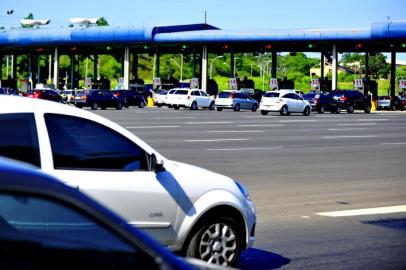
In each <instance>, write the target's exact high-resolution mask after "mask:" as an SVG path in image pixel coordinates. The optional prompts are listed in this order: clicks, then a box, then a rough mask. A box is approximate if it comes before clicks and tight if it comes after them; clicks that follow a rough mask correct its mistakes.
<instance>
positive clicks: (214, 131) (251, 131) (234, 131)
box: [207, 130, 264, 133]
mask: <svg viewBox="0 0 406 270" xmlns="http://www.w3.org/2000/svg"><path fill="white" fill-rule="evenodd" d="M207 132H209V133H261V132H264V131H263V130H208V131H207Z"/></svg>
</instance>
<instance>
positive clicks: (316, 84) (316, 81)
mask: <svg viewBox="0 0 406 270" xmlns="http://www.w3.org/2000/svg"><path fill="white" fill-rule="evenodd" d="M310 88H315V89H320V80H319V79H318V78H316V79H311V80H310Z"/></svg>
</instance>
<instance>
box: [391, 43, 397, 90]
mask: <svg viewBox="0 0 406 270" xmlns="http://www.w3.org/2000/svg"><path fill="white" fill-rule="evenodd" d="M395 79H396V51H395V50H393V51H392V52H391V66H390V95H391V96H395V89H396V80H395Z"/></svg>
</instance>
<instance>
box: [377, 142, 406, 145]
mask: <svg viewBox="0 0 406 270" xmlns="http://www.w3.org/2000/svg"><path fill="white" fill-rule="evenodd" d="M381 144H384V145H390V144H392V145H403V144H406V142H392V143H390V142H388V143H381Z"/></svg>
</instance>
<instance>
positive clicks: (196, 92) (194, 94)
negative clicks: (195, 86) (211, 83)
mask: <svg viewBox="0 0 406 270" xmlns="http://www.w3.org/2000/svg"><path fill="white" fill-rule="evenodd" d="M191 95H192V96H200V93H199V91H192V94H191Z"/></svg>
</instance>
